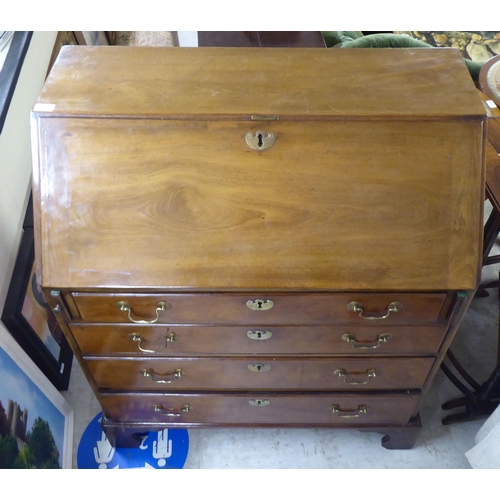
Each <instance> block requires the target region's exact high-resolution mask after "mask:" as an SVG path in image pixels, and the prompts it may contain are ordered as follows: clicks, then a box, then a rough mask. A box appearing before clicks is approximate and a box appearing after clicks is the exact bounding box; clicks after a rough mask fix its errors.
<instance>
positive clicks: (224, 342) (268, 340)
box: [71, 324, 446, 357]
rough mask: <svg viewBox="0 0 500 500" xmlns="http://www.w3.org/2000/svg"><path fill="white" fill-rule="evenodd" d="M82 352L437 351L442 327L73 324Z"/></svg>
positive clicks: (109, 353) (241, 353)
mask: <svg viewBox="0 0 500 500" xmlns="http://www.w3.org/2000/svg"><path fill="white" fill-rule="evenodd" d="M71 331H72V332H73V335H74V337H75V340H76V342H77V343H78V345H79V347H80V349H81V351H82V353H83V354H84V355H102V354H105V355H106V354H107V355H111V356H112V355H122V356H130V355H137V356H144V355H154V356H169V357H171V356H200V355H201V356H203V355H215V356H216V355H231V354H233V355H247V356H248V355H256V354H260V355H266V354H267V355H286V354H288V355H300V354H306V355H307V354H309V355H311V354H326V355H328V354H330V355H333V354H353V355H364V356H369V355H371V354H396V355H400V354H409V355H417V356H418V355H423V354H433V353H436V352H438V351H439V348H440V346H441V343H442V341H443V338H444V335H445V333H446V325H442V326H388V327H383V326H357V325H352V326H336V325H335V326H315V327H311V326H296V327H293V326H260V327H254V326H239V325H235V326H184V325H162V326H130V325H86V324H75V325H72V326H71Z"/></svg>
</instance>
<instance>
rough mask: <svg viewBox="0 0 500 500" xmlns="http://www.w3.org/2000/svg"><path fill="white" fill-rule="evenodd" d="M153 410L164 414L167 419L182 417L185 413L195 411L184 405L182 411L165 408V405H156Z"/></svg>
mask: <svg viewBox="0 0 500 500" xmlns="http://www.w3.org/2000/svg"><path fill="white" fill-rule="evenodd" d="M153 410H154V411H157V412H159V413H162V414H163V415H165V416H166V417H182V415H183V414H184V413H189V412H190V411H192V410H193V407H192V406H191V405H182V407H181V409H180V410H172V409H170V408H168V409H167V408H164V407H163V405H154V406H153Z"/></svg>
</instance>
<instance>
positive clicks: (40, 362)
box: [1, 207, 73, 391]
mask: <svg viewBox="0 0 500 500" xmlns="http://www.w3.org/2000/svg"><path fill="white" fill-rule="evenodd" d="M29 210H30V208H29V207H28V211H27V217H26V219H25V221H26V220H27V219H29V215H28V212H29ZM34 261H35V244H34V234H33V227H32V226H30V225H29V224H28V225H26V226H25V227H24V228H23V234H22V238H21V245H20V248H19V253H18V255H17V259H16V263H15V266H14V271H13V273H12V279H11V282H10V285H9V289H8V292H7V298H6V300H5V306H4V309H3V312H2V317H1V319H2V322H3V323H4V325H5V326H6V328H7V329H8V330H9V332H10V333H11V335H12V336H13V337H14V339H15V340H16V341H17V343H18V344H19V345H20V346H21V347H22V349H23V350H24V351H25V352H26V354H27V355H28V356H29V357H30V358H31V360H32V361H33V362H34V363H35V364H36V365H37V366H38V368H39V369H40V370H41V371H42V372H43V374H44V375H45V376H46V377H47V378H48V379H49V380H50V382H51V383H52V384H53V385H54V386H55V388H56V389H58V390H60V391H64V390H67V389H68V386H69V378H70V374H71V365H72V363H73V352H72V350H71V348H70V346H69V344H68V341H67V340H66V337H65V336H64V334H63V332H62V330H61V328H60V327H59V325H58V323H57V320H56V318H55V316H54V313H53V312H52V310H51V309H50V307H49V306H48V304H47V303H46V301H45V299H44V297H43V295H42V294H41V292H40V290H38V287H37V285H36V279H35V274H34V273H35V271H34ZM28 314H29V317H28ZM37 329H38V330H39V331H37ZM44 337H45V338H44ZM43 338H44V340H42V339H43Z"/></svg>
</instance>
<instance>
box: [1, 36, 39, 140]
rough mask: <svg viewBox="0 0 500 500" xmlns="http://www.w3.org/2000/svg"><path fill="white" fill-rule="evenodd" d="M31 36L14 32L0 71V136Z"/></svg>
mask: <svg viewBox="0 0 500 500" xmlns="http://www.w3.org/2000/svg"><path fill="white" fill-rule="evenodd" d="M32 36H33V31H16V32H15V33H14V35H13V38H12V41H11V42H10V47H9V51H8V52H7V57H6V58H5V61H4V63H3V66H2V68H1V70H0V134H1V133H2V130H3V126H4V123H5V118H6V117H7V112H8V111H9V106H10V101H11V100H12V96H13V95H14V90H15V88H16V85H17V80H18V79H19V74H20V73H21V68H22V66H23V62H24V58H25V56H26V53H27V52H28V47H29V45H30V41H31V37H32Z"/></svg>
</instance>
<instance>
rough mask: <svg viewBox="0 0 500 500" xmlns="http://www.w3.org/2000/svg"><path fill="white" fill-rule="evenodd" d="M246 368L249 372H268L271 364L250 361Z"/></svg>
mask: <svg viewBox="0 0 500 500" xmlns="http://www.w3.org/2000/svg"><path fill="white" fill-rule="evenodd" d="M248 369H249V370H250V371H251V372H262V373H263V372H268V371H269V370H270V369H271V365H270V364H268V363H252V364H250V365H248Z"/></svg>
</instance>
